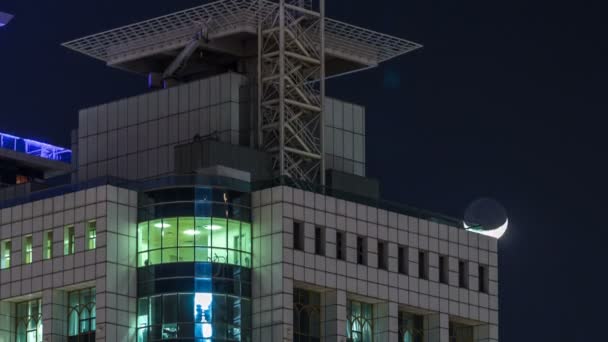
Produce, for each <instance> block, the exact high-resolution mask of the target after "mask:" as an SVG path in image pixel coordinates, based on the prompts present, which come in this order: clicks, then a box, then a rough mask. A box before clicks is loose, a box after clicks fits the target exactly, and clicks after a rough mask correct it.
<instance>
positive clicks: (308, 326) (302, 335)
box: [293, 288, 321, 342]
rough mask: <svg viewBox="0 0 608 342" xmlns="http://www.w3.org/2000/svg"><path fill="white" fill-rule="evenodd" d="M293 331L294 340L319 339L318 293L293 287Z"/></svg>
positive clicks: (319, 310) (319, 297)
mask: <svg viewBox="0 0 608 342" xmlns="http://www.w3.org/2000/svg"><path fill="white" fill-rule="evenodd" d="M293 333H294V340H295V341H300V342H317V341H321V295H320V294H318V293H316V292H312V291H306V290H302V289H297V288H296V289H294V293H293Z"/></svg>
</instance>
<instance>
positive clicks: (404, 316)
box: [399, 311, 424, 342]
mask: <svg viewBox="0 0 608 342" xmlns="http://www.w3.org/2000/svg"><path fill="white" fill-rule="evenodd" d="M423 339H424V318H423V317H422V316H419V315H414V314H411V313H408V312H404V311H399V342H422V341H423Z"/></svg>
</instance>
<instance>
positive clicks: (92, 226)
mask: <svg viewBox="0 0 608 342" xmlns="http://www.w3.org/2000/svg"><path fill="white" fill-rule="evenodd" d="M96 247H97V222H96V221H91V222H89V223H87V249H89V250H91V249H95V248H96Z"/></svg>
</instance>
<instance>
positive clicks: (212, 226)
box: [203, 224, 224, 230]
mask: <svg viewBox="0 0 608 342" xmlns="http://www.w3.org/2000/svg"><path fill="white" fill-rule="evenodd" d="M203 228H205V229H207V230H220V229H222V228H224V227H222V226H220V225H217V224H208V225H206V226H203Z"/></svg>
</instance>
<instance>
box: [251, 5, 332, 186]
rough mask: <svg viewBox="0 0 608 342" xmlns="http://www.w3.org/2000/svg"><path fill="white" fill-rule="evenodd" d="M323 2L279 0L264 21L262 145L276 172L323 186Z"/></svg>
mask: <svg viewBox="0 0 608 342" xmlns="http://www.w3.org/2000/svg"><path fill="white" fill-rule="evenodd" d="M323 7H324V0H320V1H319V4H318V9H315V7H314V6H313V4H312V3H311V2H310V1H300V0H280V1H279V2H278V4H277V6H276V8H275V10H274V11H273V12H272V13H271V15H269V16H267V17H266V18H263V19H262V20H261V21H260V23H259V25H260V28H259V33H260V37H259V41H258V43H259V48H258V51H259V54H260V56H259V71H260V72H259V75H258V86H259V94H258V95H259V101H258V102H259V104H258V106H259V110H258V113H259V114H258V115H259V119H258V121H259V126H258V130H259V134H258V136H259V144H260V148H261V149H262V150H264V151H266V152H269V153H270V154H271V155H272V156H273V168H274V171H275V174H276V176H281V177H289V178H291V179H293V180H296V181H302V182H304V183H310V184H324V167H325V165H324V158H323V150H324V149H323V113H322V108H323V101H324V97H325V87H324V79H325V68H324V64H325V62H324V39H323V36H324V10H323Z"/></svg>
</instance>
